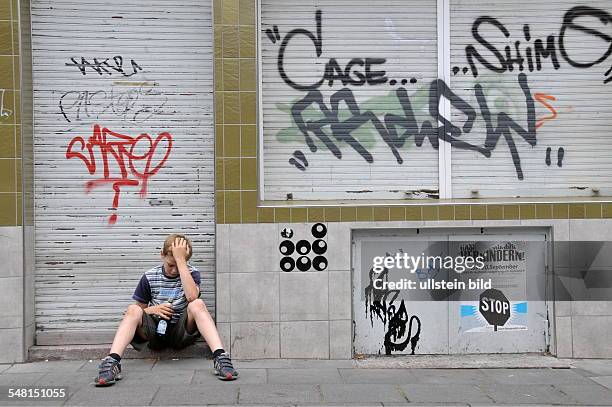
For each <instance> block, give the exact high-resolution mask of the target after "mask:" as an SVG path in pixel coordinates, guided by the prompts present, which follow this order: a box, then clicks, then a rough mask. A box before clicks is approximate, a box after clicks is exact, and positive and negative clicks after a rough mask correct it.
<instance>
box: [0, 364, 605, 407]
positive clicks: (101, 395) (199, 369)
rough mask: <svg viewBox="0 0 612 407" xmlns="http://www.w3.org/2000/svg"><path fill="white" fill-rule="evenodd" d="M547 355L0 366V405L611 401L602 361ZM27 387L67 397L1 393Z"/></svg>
mask: <svg viewBox="0 0 612 407" xmlns="http://www.w3.org/2000/svg"><path fill="white" fill-rule="evenodd" d="M468 359H469V357H468V356H466V357H465V360H468ZM550 359H552V360H554V361H555V362H554V363H555V364H556V363H562V364H564V365H565V366H568V367H569V368H551V367H533V368H499V367H491V368H482V367H481V368H469V369H461V368H459V369H458V368H454V369H440V368H407V367H397V366H398V363H399V362H398V361H401V359H396V358H374V359H369V360H368V359H366V360H349V361H344V360H343V361H334V360H286V359H280V360H257V361H234V364H235V366H236V368H237V369H238V370H239V372H240V379H238V380H237V381H234V382H222V381H220V380H218V379H217V378H216V377H215V376H214V375H213V374H212V373H211V372H212V361H211V360H209V359H181V360H156V359H124V360H123V361H122V365H123V372H124V379H123V380H122V381H120V382H118V383H117V384H116V385H114V386H112V387H110V388H96V387H94V386H93V385H92V382H93V378H94V376H95V374H96V372H97V369H96V367H97V364H98V360H81V361H49V362H33V363H25V364H14V365H0V389H1V392H0V393H2V394H0V405H52V406H54V405H82V406H99V405H235V404H239V405H253V404H260V405H261V404H263V405H376V406H381V405H384V406H386V405H441V404H450V405H498V404H499V405H504V404H505V405H518V404H526V405H534V404H537V405H612V361H611V360H601V359H599V360H559V359H555V358H550ZM406 360H408V359H406ZM399 365H400V366H401V363H399ZM26 386H30V387H34V388H36V387H38V388H41V387H47V388H48V387H67V388H68V397H67V398H65V399H63V400H46V401H41V400H40V399H38V400H29V401H25V402H19V401H15V399H11V400H9V399H8V398H7V396H8V395H7V392H8V389H9V387H13V388H14V387H26Z"/></svg>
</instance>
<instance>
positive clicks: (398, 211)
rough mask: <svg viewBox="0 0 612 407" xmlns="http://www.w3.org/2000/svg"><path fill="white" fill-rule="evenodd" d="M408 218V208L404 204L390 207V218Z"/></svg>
mask: <svg viewBox="0 0 612 407" xmlns="http://www.w3.org/2000/svg"><path fill="white" fill-rule="evenodd" d="M405 219H406V209H405V208H404V207H403V206H392V207H391V208H390V209H389V220H392V221H398V220H405Z"/></svg>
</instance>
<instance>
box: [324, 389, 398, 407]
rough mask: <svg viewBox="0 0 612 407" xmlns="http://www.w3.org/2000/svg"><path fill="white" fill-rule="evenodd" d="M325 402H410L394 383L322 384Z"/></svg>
mask: <svg viewBox="0 0 612 407" xmlns="http://www.w3.org/2000/svg"><path fill="white" fill-rule="evenodd" d="M321 392H322V393H323V401H324V402H336V403H347V404H348V403H384V402H394V403H401V402H405V403H408V400H407V399H406V397H405V396H404V395H403V393H402V391H401V389H400V388H399V387H398V386H397V385H393V384H370V385H368V386H364V385H362V384H322V385H321Z"/></svg>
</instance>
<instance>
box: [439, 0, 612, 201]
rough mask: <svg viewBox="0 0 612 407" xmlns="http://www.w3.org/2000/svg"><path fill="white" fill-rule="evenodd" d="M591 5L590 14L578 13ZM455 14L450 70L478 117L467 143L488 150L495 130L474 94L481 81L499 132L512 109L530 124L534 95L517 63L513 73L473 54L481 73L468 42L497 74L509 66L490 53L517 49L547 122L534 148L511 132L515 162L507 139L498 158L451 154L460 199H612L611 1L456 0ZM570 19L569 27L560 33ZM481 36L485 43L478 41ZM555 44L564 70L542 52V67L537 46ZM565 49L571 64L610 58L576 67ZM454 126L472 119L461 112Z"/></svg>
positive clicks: (540, 118) (539, 119)
mask: <svg viewBox="0 0 612 407" xmlns="http://www.w3.org/2000/svg"><path fill="white" fill-rule="evenodd" d="M584 6H588V7H590V8H591V9H584V8H576V7H584ZM450 8H451V10H450V24H451V68H454V73H455V75H453V76H452V78H451V84H452V89H453V90H454V91H455V92H456V93H457V94H458V95H459V96H461V97H462V98H464V99H465V100H466V101H468V102H469V103H470V104H471V105H472V106H473V107H474V109H475V110H476V111H477V113H478V117H477V119H476V121H475V124H474V127H473V129H472V131H471V132H470V133H464V134H462V135H461V138H462V140H463V141H466V142H468V143H470V144H472V145H475V146H480V147H484V146H485V139H486V137H487V132H486V126H485V121H484V119H483V116H482V113H481V109H480V107H479V103H478V101H477V100H476V97H475V86H476V85H477V84H480V85H481V86H482V89H483V94H484V95H485V98H486V100H487V104H488V106H489V108H490V110H491V114H492V125H493V126H498V125H499V124H500V122H499V116H498V114H499V113H500V112H505V113H507V114H508V116H509V117H510V118H511V119H513V120H514V121H516V123H517V124H518V125H520V126H521V127H523V128H525V129H527V128H528V126H527V115H528V114H527V113H528V110H527V102H526V100H527V98H526V96H525V94H524V92H523V91H522V89H521V85H520V84H519V74H520V73H521V71H520V70H519V64H518V63H514V65H513V68H514V69H513V71H509V70H507V69H506V70H505V71H504V72H494V71H493V70H492V69H487V68H486V67H485V66H484V65H483V64H482V63H480V62H479V61H478V59H477V57H474V59H473V60H474V65H475V67H476V69H477V71H478V72H477V76H476V77H475V76H474V75H473V72H472V69H471V68H470V65H469V61H468V59H467V57H466V47H470V46H473V47H474V49H475V50H476V51H477V52H478V54H479V55H480V56H481V57H483V58H484V59H486V60H487V61H488V62H490V63H491V64H492V65H493V66H495V67H499V68H502V64H501V62H500V60H499V59H498V58H496V56H495V55H494V53H493V51H492V49H493V48H494V49H495V50H498V51H499V52H500V53H501V55H502V58H503V60H506V59H507V57H506V51H505V48H506V46H508V47H509V49H510V51H511V56H512V58H516V57H517V51H516V48H517V46H518V49H519V51H520V54H521V57H522V58H524V61H523V71H522V73H523V74H525V79H526V83H527V84H528V87H529V90H530V93H531V95H532V97H533V99H534V104H535V117H536V120H535V123H536V126H539V127H537V130H536V131H535V136H536V138H535V139H533V140H531V143H530V142H528V141H527V140H526V139H525V138H523V137H522V136H521V135H519V134H518V133H517V132H516V131H514V130H512V131H510V133H509V134H511V138H512V139H513V140H514V143H515V144H516V154H514V156H513V155H512V153H511V150H510V147H509V144H508V141H507V140H506V138H505V137H503V136H502V137H501V138H500V139H499V142H498V143H497V145H496V147H494V148H490V158H486V156H485V153H486V152H485V151H480V152H479V151H470V150H465V149H458V148H453V149H452V191H453V198H465V197H515V196H520V197H546V196H593V195H596V194H597V193H599V194H600V195H602V196H609V195H611V194H612V154H610V152H611V151H612V137H610V134H612V104H611V103H610V92H611V90H612V83H607V84H605V83H604V82H605V80H606V78H612V75H611V71H610V69H611V68H612V58H607V59H605V56H606V53H608V52H609V50H610V45H611V44H610V38H611V36H612V31H610V26H611V23H612V17H611V14H610V13H612V7H611V4H610V2H609V1H601V0H600V1H583V0H556V1H554V2H551V1H534V0H529V1H527V0H519V1H514V2H507V1H501V0H492V1H487V2H482V1H480V0H461V1H459V0H451V1H450ZM572 13H574V14H572ZM566 16H567V17H568V20H567V22H566V23H567V24H566V29H565V30H562V28H563V26H564V17H566ZM598 17H601V18H602V20H599V19H598ZM493 19H495V20H493ZM478 23H480V25H478ZM578 26H582V27H583V28H580V27H578ZM504 30H507V34H508V35H507V36H506V35H505V33H504ZM586 30H596V31H598V32H600V33H601V34H602V35H597V34H596V33H595V32H590V33H589V32H588V31H586ZM475 34H477V35H480V36H481V37H482V40H480V41H477V39H476V37H475ZM549 38H550V41H552V43H551V44H552V45H551V50H552V49H554V50H555V54H556V57H557V60H558V69H555V66H554V63H553V61H552V58H551V57H550V56H549V57H545V56H544V55H542V53H541V52H540V53H539V54H540V63H541V69H538V65H537V57H536V54H537V52H536V42H539V41H541V44H542V46H543V47H544V48H546V47H547V44H548V41H549ZM561 38H563V41H561ZM483 40H484V41H487V42H488V43H489V44H490V45H489V48H490V49H487V47H486V46H485V44H484V43H483ZM517 44H518V45H517ZM563 50H565V53H566V55H567V56H568V57H569V60H571V61H574V62H575V63H579V64H588V63H590V62H596V61H597V60H599V59H600V58H604V60H602V61H601V63H597V64H595V65H594V66H592V67H588V68H586V67H585V68H581V67H575V66H572V64H571V63H570V62H569V61H568V58H566V57H565V56H564V55H563ZM530 60H531V63H532V69H530ZM464 68H467V69H466V71H465V73H464V71H463V69H464ZM500 70H501V69H500ZM453 121H454V123H455V124H457V125H459V126H461V125H462V123H465V121H466V120H465V116H464V115H463V114H461V113H459V112H457V110H454V115H453ZM502 124H503V123H502ZM533 144H535V145H533ZM547 157H549V158H547Z"/></svg>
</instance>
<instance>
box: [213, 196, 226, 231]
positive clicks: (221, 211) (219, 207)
mask: <svg viewBox="0 0 612 407" xmlns="http://www.w3.org/2000/svg"><path fill="white" fill-rule="evenodd" d="M215 216H216V222H217V223H221V224H223V223H225V192H224V191H216V192H215Z"/></svg>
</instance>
